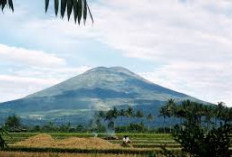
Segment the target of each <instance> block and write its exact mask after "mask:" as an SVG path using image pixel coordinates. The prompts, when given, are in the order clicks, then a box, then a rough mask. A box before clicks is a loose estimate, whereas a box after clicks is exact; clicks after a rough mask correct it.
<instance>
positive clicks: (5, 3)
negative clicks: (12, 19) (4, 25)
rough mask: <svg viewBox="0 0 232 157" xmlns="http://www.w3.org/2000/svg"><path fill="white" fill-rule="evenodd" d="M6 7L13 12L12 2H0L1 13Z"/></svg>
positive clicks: (10, 0)
mask: <svg viewBox="0 0 232 157" xmlns="http://www.w3.org/2000/svg"><path fill="white" fill-rule="evenodd" d="M6 6H9V8H10V9H11V10H12V11H14V4H13V0H0V8H1V9H2V11H3V10H4V8H5V7H6Z"/></svg>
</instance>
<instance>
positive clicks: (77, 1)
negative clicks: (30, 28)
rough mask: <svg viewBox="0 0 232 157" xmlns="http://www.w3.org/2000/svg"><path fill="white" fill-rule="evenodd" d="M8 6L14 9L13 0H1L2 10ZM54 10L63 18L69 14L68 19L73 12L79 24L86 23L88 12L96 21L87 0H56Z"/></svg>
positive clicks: (46, 0) (46, 9)
mask: <svg viewBox="0 0 232 157" xmlns="http://www.w3.org/2000/svg"><path fill="white" fill-rule="evenodd" d="M50 1H51V0H45V12H47V11H48V8H49V5H50ZM6 6H9V8H10V9H11V10H12V11H14V4H13V0H0V8H1V9H2V11H3V10H4V9H5V7H6ZM54 10H55V15H56V16H58V14H60V17H61V18H64V17H65V14H67V18H68V20H70V17H71V15H72V14H73V15H74V16H73V18H74V21H75V23H76V22H77V21H78V24H80V23H81V20H83V21H84V23H85V22H86V19H87V15H88V14H89V17H90V19H91V21H92V22H94V20H93V16H92V13H91V11H90V8H89V6H88V3H87V0H54Z"/></svg>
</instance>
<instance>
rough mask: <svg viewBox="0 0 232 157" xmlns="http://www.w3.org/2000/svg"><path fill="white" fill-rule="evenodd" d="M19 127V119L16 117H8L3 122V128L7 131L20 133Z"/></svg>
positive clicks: (20, 125)
mask: <svg viewBox="0 0 232 157" xmlns="http://www.w3.org/2000/svg"><path fill="white" fill-rule="evenodd" d="M21 127H22V124H21V119H20V117H18V116H16V115H12V116H9V117H8V118H7V119H6V121H5V128H6V129H7V130H9V131H20V129H21Z"/></svg>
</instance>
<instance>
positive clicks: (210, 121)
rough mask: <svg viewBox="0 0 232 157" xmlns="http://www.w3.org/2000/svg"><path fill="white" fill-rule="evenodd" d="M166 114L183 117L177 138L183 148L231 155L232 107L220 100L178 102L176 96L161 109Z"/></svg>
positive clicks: (215, 156) (211, 156)
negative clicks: (214, 101)
mask: <svg viewBox="0 0 232 157" xmlns="http://www.w3.org/2000/svg"><path fill="white" fill-rule="evenodd" d="M160 113H161V115H162V116H164V117H172V118H179V119H182V121H181V122H180V123H179V124H177V125H175V127H174V130H173V136H174V139H175V140H176V141H177V142H178V143H180V144H181V146H182V147H183V149H182V150H183V152H187V153H190V154H191V155H193V156H194V157H203V156H204V157H219V156H223V157H229V156H230V151H229V147H230V143H231V137H230V133H231V131H232V126H231V121H232V109H231V108H228V107H226V106H224V105H223V103H219V104H218V105H203V104H199V103H196V102H191V101H189V100H187V101H183V102H182V103H181V104H175V102H174V101H173V100H170V101H168V103H167V104H166V105H165V106H163V107H162V108H161V109H160Z"/></svg>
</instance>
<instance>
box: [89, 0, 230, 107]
mask: <svg viewBox="0 0 232 157" xmlns="http://www.w3.org/2000/svg"><path fill="white" fill-rule="evenodd" d="M93 10H94V11H95V15H96V16H95V18H96V19H95V21H96V23H95V27H96V29H97V30H98V32H100V33H99V34H100V35H99V40H100V41H102V42H104V43H106V44H108V45H110V46H111V47H114V48H116V49H119V50H120V51H121V53H122V54H124V55H125V56H127V57H130V58H138V59H143V60H150V62H153V63H154V64H157V63H158V64H162V65H164V66H160V65H159V66H160V68H159V69H158V70H156V71H155V70H154V71H152V72H147V73H143V75H144V76H146V77H147V78H149V79H150V80H152V81H154V82H155V83H158V84H161V85H163V86H166V87H169V88H172V89H176V90H178V91H182V92H185V93H187V94H190V95H192V96H195V97H198V98H202V99H204V100H206V101H211V102H217V101H225V102H226V103H231V104H232V91H231V89H230V88H231V85H232V84H231V81H232V71H231V69H232V62H231V60H232V45H231V43H232V29H231V25H232V13H231V12H232V2H231V1H224V0H223V1H218V0H206V1H202V0H194V1H193V0H187V1H186V2H181V1H179V0H165V1H159V0H144V1H141V0H128V1H124V0H117V1H107V0H103V1H102V2H101V3H100V4H97V5H96V6H93ZM154 69H155V67H154ZM156 69H157V68H156Z"/></svg>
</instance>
